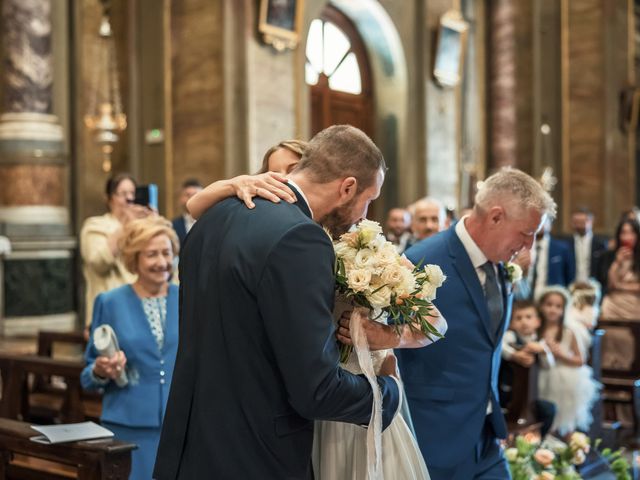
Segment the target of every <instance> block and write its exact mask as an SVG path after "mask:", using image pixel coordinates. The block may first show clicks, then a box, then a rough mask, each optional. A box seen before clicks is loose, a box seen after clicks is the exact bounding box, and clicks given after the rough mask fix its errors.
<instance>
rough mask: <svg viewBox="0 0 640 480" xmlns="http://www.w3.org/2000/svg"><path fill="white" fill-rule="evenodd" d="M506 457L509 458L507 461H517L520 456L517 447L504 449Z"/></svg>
mask: <svg viewBox="0 0 640 480" xmlns="http://www.w3.org/2000/svg"><path fill="white" fill-rule="evenodd" d="M504 457H505V458H506V459H507V462H515V461H516V459H517V458H518V449H517V448H507V449H506V450H505V451H504Z"/></svg>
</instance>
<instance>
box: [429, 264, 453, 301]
mask: <svg viewBox="0 0 640 480" xmlns="http://www.w3.org/2000/svg"><path fill="white" fill-rule="evenodd" d="M424 273H425V274H426V276H427V281H428V282H429V283H430V284H431V285H433V286H434V287H435V288H438V287H441V286H442V284H443V283H444V281H445V280H446V279H447V277H446V275H445V274H444V273H442V269H441V268H440V267H439V266H438V265H433V264H428V265H425V266H424ZM434 298H435V297H434Z"/></svg>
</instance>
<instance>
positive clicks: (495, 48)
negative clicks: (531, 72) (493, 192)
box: [488, 0, 517, 173]
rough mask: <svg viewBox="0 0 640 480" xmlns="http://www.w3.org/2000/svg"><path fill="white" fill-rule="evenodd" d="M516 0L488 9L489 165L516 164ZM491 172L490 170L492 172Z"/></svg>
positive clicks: (493, 3)
mask: <svg viewBox="0 0 640 480" xmlns="http://www.w3.org/2000/svg"><path fill="white" fill-rule="evenodd" d="M514 2H515V0H493V1H491V2H490V11H489V22H488V23H489V32H490V39H489V45H490V47H489V52H490V53H489V57H490V58H489V105H490V108H489V115H490V121H489V124H490V132H491V134H490V145H489V152H490V155H489V157H490V158H489V166H490V168H499V167H503V166H506V165H516V153H517V152H516V149H517V141H516V139H517V131H516V126H517V125H516V119H517V106H516V100H517V98H516V35H515V33H516V32H515V5H514ZM489 173H490V172H489Z"/></svg>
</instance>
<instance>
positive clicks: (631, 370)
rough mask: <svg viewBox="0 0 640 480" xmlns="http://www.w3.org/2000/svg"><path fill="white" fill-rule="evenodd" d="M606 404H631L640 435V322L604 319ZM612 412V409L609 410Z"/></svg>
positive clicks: (599, 325) (636, 428) (603, 374)
mask: <svg viewBox="0 0 640 480" xmlns="http://www.w3.org/2000/svg"><path fill="white" fill-rule="evenodd" d="M598 327H600V328H603V329H604V330H605V334H604V336H603V337H602V347H601V348H602V355H601V363H602V378H601V380H600V381H601V382H602V385H603V391H602V401H603V403H604V406H605V409H606V407H613V406H615V405H616V404H623V405H629V406H630V407H631V412H632V414H633V428H634V435H635V438H636V439H637V438H638V437H639V436H640V421H639V420H640V321H633V320H601V321H600V322H599V324H598ZM609 410H610V408H609Z"/></svg>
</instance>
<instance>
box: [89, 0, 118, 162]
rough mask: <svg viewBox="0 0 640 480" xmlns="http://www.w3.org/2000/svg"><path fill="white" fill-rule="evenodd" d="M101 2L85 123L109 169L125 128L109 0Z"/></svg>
mask: <svg viewBox="0 0 640 480" xmlns="http://www.w3.org/2000/svg"><path fill="white" fill-rule="evenodd" d="M100 1H101V2H102V9H103V11H102V20H101V21H100V29H99V31H98V35H99V40H98V45H97V52H96V56H95V58H94V60H95V61H93V62H92V82H91V91H90V92H89V95H90V96H89V108H88V110H87V114H86V115H85V116H84V123H85V125H86V126H87V127H88V128H89V129H90V130H92V131H93V132H95V136H94V139H95V141H96V143H98V145H100V150H101V151H102V170H103V171H104V172H106V173H108V172H110V171H111V154H112V153H113V146H114V145H115V144H116V142H117V141H118V138H119V135H118V134H119V133H121V132H123V131H124V130H125V129H126V128H127V116H126V115H125V114H124V113H123V111H122V97H121V95H120V87H119V85H118V64H117V61H116V45H115V40H114V38H113V31H112V29H111V22H110V17H111V2H110V0H100Z"/></svg>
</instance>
